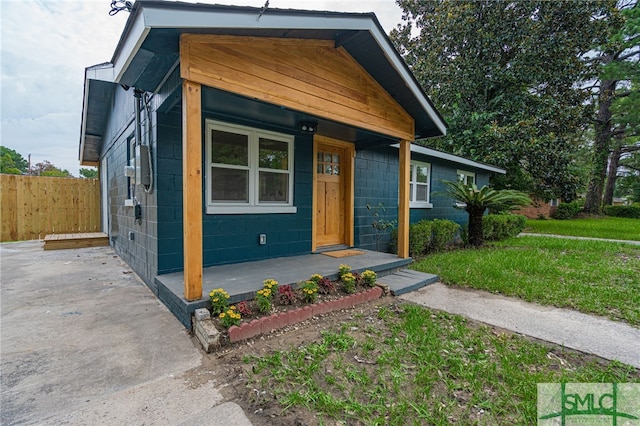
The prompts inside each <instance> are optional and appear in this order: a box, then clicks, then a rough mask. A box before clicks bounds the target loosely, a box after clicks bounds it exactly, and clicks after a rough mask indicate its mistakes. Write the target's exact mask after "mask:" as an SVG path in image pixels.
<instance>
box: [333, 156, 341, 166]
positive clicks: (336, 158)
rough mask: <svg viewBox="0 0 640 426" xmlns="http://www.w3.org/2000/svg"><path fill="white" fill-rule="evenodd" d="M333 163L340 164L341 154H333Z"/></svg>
mask: <svg viewBox="0 0 640 426" xmlns="http://www.w3.org/2000/svg"><path fill="white" fill-rule="evenodd" d="M333 162H334V163H335V164H340V154H333Z"/></svg>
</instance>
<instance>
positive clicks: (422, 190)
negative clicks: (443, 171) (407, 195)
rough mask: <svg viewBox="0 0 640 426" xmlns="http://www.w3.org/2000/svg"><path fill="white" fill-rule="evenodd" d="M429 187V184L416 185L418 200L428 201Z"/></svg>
mask: <svg viewBox="0 0 640 426" xmlns="http://www.w3.org/2000/svg"><path fill="white" fill-rule="evenodd" d="M428 189H429V187H428V186H427V185H417V186H416V201H427V193H428Z"/></svg>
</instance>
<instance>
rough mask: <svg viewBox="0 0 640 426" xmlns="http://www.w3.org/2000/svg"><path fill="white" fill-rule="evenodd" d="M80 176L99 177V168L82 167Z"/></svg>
mask: <svg viewBox="0 0 640 426" xmlns="http://www.w3.org/2000/svg"><path fill="white" fill-rule="evenodd" d="M80 176H82V177H85V178H87V179H96V178H97V177H98V170H96V169H85V168H81V169H80Z"/></svg>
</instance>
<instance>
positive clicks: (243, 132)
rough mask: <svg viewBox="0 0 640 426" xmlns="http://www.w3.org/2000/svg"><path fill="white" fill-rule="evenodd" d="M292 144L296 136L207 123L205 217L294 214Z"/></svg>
mask: <svg viewBox="0 0 640 426" xmlns="http://www.w3.org/2000/svg"><path fill="white" fill-rule="evenodd" d="M293 143H294V137H293V136H292V135H285V134H282V133H275V132H269V131H266V130H260V129H253V128H251V127H246V126H239V125H234V124H228V123H222V122H219V121H213V120H207V121H206V144H207V153H206V155H207V178H206V185H207V188H206V196H207V213H208V214H216V213H220V214H234V213H295V212H296V207H295V206H294V205H293Z"/></svg>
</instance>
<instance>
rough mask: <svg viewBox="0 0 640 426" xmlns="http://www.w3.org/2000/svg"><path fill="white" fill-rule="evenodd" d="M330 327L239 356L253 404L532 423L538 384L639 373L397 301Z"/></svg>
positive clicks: (376, 418) (429, 419)
mask: <svg viewBox="0 0 640 426" xmlns="http://www.w3.org/2000/svg"><path fill="white" fill-rule="evenodd" d="M372 311H373V310H372ZM336 327H338V328H328V329H325V330H324V331H322V334H321V336H320V337H319V338H318V339H316V341H315V342H314V343H310V344H307V345H304V346H299V347H295V348H291V349H290V350H285V351H273V352H270V353H268V354H266V355H260V356H247V357H245V360H244V361H245V363H247V368H246V371H247V372H248V374H249V378H248V379H249V380H248V383H247V387H248V389H251V395H253V397H252V398H251V401H250V403H251V407H252V409H254V408H258V409H259V410H262V409H264V410H265V411H268V410H271V411H270V412H276V413H278V414H275V415H274V417H275V416H278V415H282V416H288V415H291V416H300V415H301V413H303V414H302V415H304V418H305V419H309V418H313V420H312V423H313V424H327V425H329V424H330V425H334V424H349V425H402V426H404V425H418V424H435V425H444V424H462V425H467V424H491V425H499V424H518V425H530V424H536V417H537V416H536V398H537V394H536V389H537V387H536V386H537V384H538V383H550V382H551V383H557V382H607V383H608V382H638V381H640V374H639V372H638V370H636V369H634V368H632V367H629V366H624V365H622V364H620V363H617V362H610V363H602V362H599V361H596V359H595V358H593V357H588V356H585V355H582V354H579V353H577V352H572V351H565V350H563V349H562V348H560V347H558V346H552V345H544V344H541V343H537V342H532V341H530V340H529V339H527V338H525V337H522V336H519V335H516V334H510V333H503V332H500V331H497V330H494V329H492V328H490V327H486V326H478V325H477V324H475V323H473V322H470V321H468V320H466V319H464V318H463V317H460V316H457V315H451V314H447V313H444V312H436V311H431V310H429V309H427V308H424V307H421V306H417V305H413V304H408V303H407V304H404V303H402V302H399V301H396V302H393V303H392V304H391V305H388V306H383V307H381V308H379V309H378V311H377V312H375V311H373V312H364V313H362V314H355V315H353V317H352V320H351V321H348V322H346V323H343V324H342V325H341V326H340V325H338V326H336ZM274 404H275V406H276V407H277V408H275V410H274ZM290 413H291V414H290ZM277 422H278V421H277V419H274V423H277ZM296 424H297V422H296ZM304 424H308V423H306V422H305V423H304Z"/></svg>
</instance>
